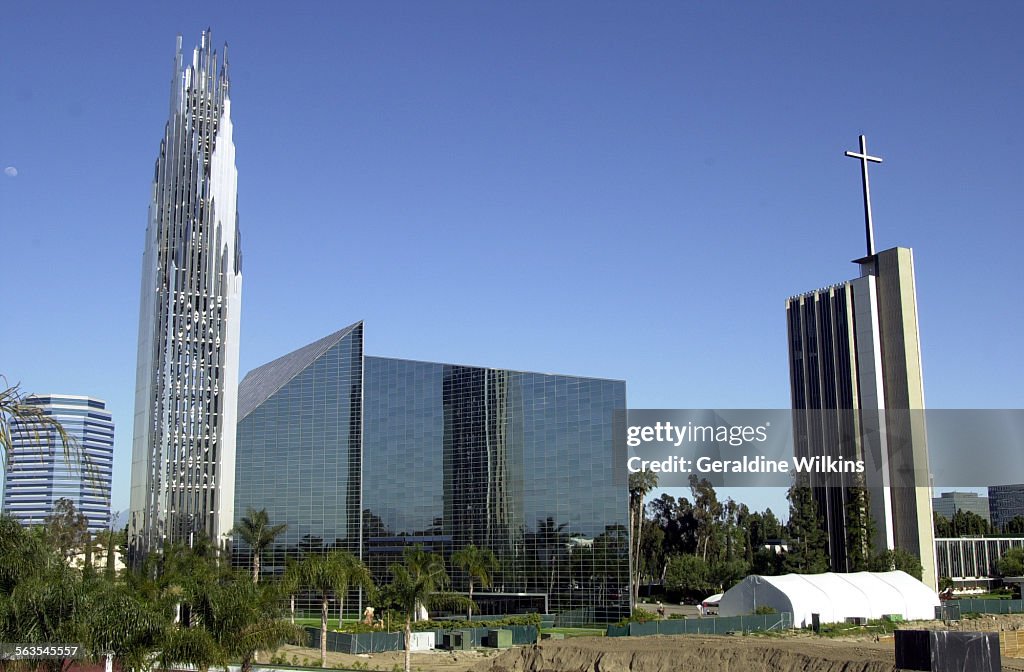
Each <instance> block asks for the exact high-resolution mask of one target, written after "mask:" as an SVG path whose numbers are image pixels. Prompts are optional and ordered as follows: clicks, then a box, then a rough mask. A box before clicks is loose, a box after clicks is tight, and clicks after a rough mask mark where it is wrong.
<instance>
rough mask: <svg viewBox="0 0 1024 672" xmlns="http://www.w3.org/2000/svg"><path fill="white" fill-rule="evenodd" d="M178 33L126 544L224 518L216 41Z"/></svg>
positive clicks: (229, 319) (230, 393)
mask: <svg viewBox="0 0 1024 672" xmlns="http://www.w3.org/2000/svg"><path fill="white" fill-rule="evenodd" d="M212 42H213V40H212V38H211V36H210V34H209V32H204V33H203V35H202V40H201V42H200V44H199V46H198V47H196V48H195V50H194V51H193V52H192V58H191V62H186V61H185V60H184V58H183V56H182V51H181V37H180V36H179V37H178V42H177V52H176V54H175V57H174V62H173V69H172V74H171V100H170V111H169V118H168V121H167V124H166V126H165V129H164V137H163V139H162V140H161V142H160V151H159V154H158V156H157V160H156V166H155V170H154V176H153V188H152V195H151V200H150V205H149V224H148V226H147V227H146V246H145V252H144V253H143V257H142V291H141V297H140V301H139V304H140V309H139V348H138V360H137V362H138V364H137V369H136V387H135V430H134V437H133V445H132V474H131V500H130V514H129V521H128V537H129V544H130V548H131V550H132V554H133V557H134V558H138V557H139V556H140V554H143V553H146V552H147V551H149V550H151V549H154V548H159V547H160V546H162V545H163V544H164V543H174V542H183V541H186V540H188V539H189V538H190V535H191V534H192V533H203V534H205V535H206V536H208V537H210V538H212V539H218V538H220V537H221V535H223V534H224V533H225V532H227V531H228V530H230V529H231V528H232V527H233V526H234V511H233V509H232V507H233V504H234V478H235V462H234V460H235V427H236V408H237V393H238V343H239V322H240V312H241V291H242V256H241V254H242V253H241V246H240V240H239V230H238V218H237V212H236V189H237V183H238V173H237V170H236V168H235V145H234V142H233V140H232V124H231V98H230V95H229V89H230V83H229V78H228V67H227V53H226V51H227V47H226V46H225V50H224V54H223V56H224V58H223V61H220V60H219V58H218V55H217V52H216V51H214V50H213V49H212Z"/></svg>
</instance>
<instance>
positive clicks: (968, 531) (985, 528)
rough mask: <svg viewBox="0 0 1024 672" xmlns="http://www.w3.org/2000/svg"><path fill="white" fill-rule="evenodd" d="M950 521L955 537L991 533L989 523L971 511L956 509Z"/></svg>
mask: <svg viewBox="0 0 1024 672" xmlns="http://www.w3.org/2000/svg"><path fill="white" fill-rule="evenodd" d="M952 523H953V536H955V537H977V536H981V535H985V534H991V533H992V525H991V523H989V522H988V521H987V520H985V519H984V518H982V517H981V516H979V515H978V514H976V513H974V512H973V511H964V510H963V509H957V510H956V512H955V513H954V514H953V519H952Z"/></svg>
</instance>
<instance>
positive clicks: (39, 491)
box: [3, 394, 114, 534]
mask: <svg viewBox="0 0 1024 672" xmlns="http://www.w3.org/2000/svg"><path fill="white" fill-rule="evenodd" d="M25 403H26V404H27V405H30V406H36V407H38V409H39V412H40V413H41V414H42V415H45V416H48V417H50V418H52V419H54V420H56V421H58V422H59V423H60V424H61V426H62V427H63V428H64V430H65V432H67V434H68V436H69V437H70V439H71V444H70V445H69V446H68V447H67V449H65V446H64V444H63V442H62V441H61V439H60V437H59V436H58V435H57V432H56V430H55V429H54V428H52V427H49V426H47V425H43V424H40V423H36V422H32V421H31V420H22V419H17V418H15V419H14V421H13V422H12V423H11V452H10V455H9V456H8V463H7V465H6V466H7V469H6V473H5V475H4V499H3V511H4V513H5V514H6V515H8V516H11V517H12V518H15V519H16V520H18V521H19V522H20V523H21V524H22V525H25V526H29V527H31V526H33V525H42V524H43V523H44V522H46V518H47V517H48V516H50V514H52V513H53V510H54V506H55V505H56V503H57V502H58V501H59V500H61V499H66V500H68V501H70V502H71V503H72V504H74V505H75V510H76V511H78V512H79V513H81V514H83V515H84V516H85V517H86V519H87V521H88V528H89V532H90V533H92V534H96V533H97V532H101V531H103V530H106V529H107V528H108V526H109V525H110V524H111V519H110V483H111V476H112V473H113V464H114V421H113V419H112V417H111V415H110V411H108V410H107V404H106V402H104V401H102V400H100V399H94V398H93V397H86V396H80V395H71V394H40V395H32V396H30V397H28V398H27V399H26V400H25Z"/></svg>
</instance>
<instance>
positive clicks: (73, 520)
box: [43, 497, 89, 560]
mask: <svg viewBox="0 0 1024 672" xmlns="http://www.w3.org/2000/svg"><path fill="white" fill-rule="evenodd" d="M43 527H44V529H45V530H46V536H47V539H48V540H49V541H50V543H51V544H53V545H54V547H56V549H57V551H58V552H59V553H60V554H61V556H63V557H64V558H65V559H66V560H70V559H71V558H72V557H74V556H75V554H77V553H78V551H79V550H80V549H83V548H84V546H85V544H86V543H87V541H88V539H89V519H88V518H86V517H85V515H84V514H83V513H81V512H80V511H78V509H76V508H75V503H74V502H72V501H71V500H70V499H66V498H64V497H62V498H60V499H58V500H57V501H56V502H54V504H53V512H52V513H50V515H48V516H47V517H46V521H45V522H44V523H43Z"/></svg>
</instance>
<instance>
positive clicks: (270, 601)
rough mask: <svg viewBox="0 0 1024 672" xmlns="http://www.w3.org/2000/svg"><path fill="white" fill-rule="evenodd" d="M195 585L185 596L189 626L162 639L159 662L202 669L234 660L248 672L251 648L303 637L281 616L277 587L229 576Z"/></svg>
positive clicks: (253, 658) (252, 658) (272, 646)
mask: <svg viewBox="0 0 1024 672" xmlns="http://www.w3.org/2000/svg"><path fill="white" fill-rule="evenodd" d="M196 588H197V589H198V590H197V592H194V593H193V594H191V595H189V599H190V602H192V604H193V608H192V620H193V622H194V626H195V627H191V628H183V629H179V630H177V631H176V632H174V633H173V634H172V636H171V637H169V638H168V640H167V642H166V644H165V647H164V649H163V650H162V652H161V660H162V662H163V664H164V665H165V666H167V665H170V664H174V663H179V664H180V663H186V664H191V665H194V666H195V667H197V668H199V669H200V670H206V669H208V668H209V667H212V666H214V665H217V666H223V665H225V663H226V662H227V661H229V660H239V661H240V663H241V672H249V671H250V670H251V669H252V666H253V663H255V661H256V652H257V651H272V650H274V649H276V648H277V647H279V646H280V645H281V644H284V643H286V642H291V643H297V644H300V643H303V642H304V641H305V631H303V630H302V629H301V628H298V627H296V626H294V625H292V624H290V623H288V622H286V621H284V620H281V618H280V615H281V614H280V611H281V609H280V604H281V597H282V594H281V588H280V587H279V586H277V585H274V584H272V583H271V584H264V585H258V584H256V583H254V582H252V581H249V580H243V579H242V578H241V577H234V578H232V579H231V580H228V581H214V582H212V583H206V584H205V585H201V584H197V585H196Z"/></svg>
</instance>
